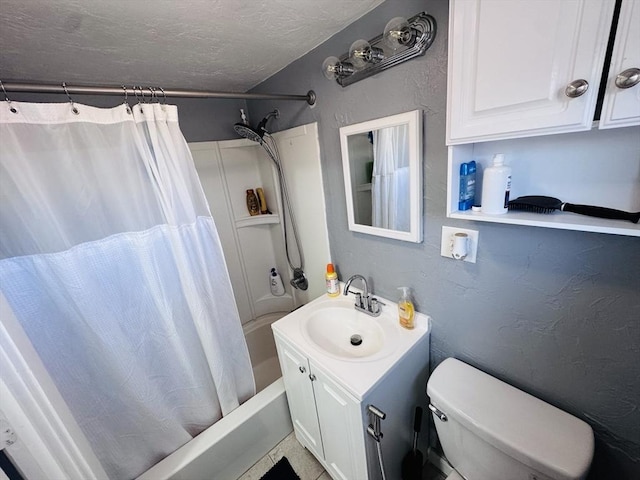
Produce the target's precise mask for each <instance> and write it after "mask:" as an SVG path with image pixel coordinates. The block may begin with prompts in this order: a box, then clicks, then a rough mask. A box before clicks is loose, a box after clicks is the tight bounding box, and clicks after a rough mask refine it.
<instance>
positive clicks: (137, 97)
mask: <svg viewBox="0 0 640 480" xmlns="http://www.w3.org/2000/svg"><path fill="white" fill-rule="evenodd" d="M138 89H140V95H142V100H144V93H143V92H142V87H141V86H135V85H134V86H133V94H134V95H135V96H136V100H138V105H139V106H140V113H144V110H143V109H142V103H141V102H140V97H139V96H138Z"/></svg>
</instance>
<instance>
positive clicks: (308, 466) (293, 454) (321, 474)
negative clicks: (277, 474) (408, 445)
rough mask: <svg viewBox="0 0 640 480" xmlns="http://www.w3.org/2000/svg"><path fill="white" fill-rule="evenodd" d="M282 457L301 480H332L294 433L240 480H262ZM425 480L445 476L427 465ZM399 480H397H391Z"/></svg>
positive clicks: (424, 473) (438, 479) (443, 478)
mask: <svg viewBox="0 0 640 480" xmlns="http://www.w3.org/2000/svg"><path fill="white" fill-rule="evenodd" d="M282 457H287V459H288V460H289V463H290V464H291V466H292V467H293V469H294V470H295V472H296V473H297V474H298V476H299V477H300V480H331V477H330V476H329V474H328V473H327V472H326V471H325V470H324V468H323V467H322V465H320V463H318V461H317V460H316V459H315V457H314V456H313V455H311V453H309V452H308V451H307V449H306V448H304V447H303V446H302V445H301V444H300V443H299V442H298V441H297V440H296V437H295V434H294V433H293V432H292V433H291V434H289V435H288V436H287V437H285V439H284V440H282V441H281V442H280V443H279V444H278V445H276V446H275V447H274V448H273V450H271V451H270V452H269V453H268V454H267V455H265V456H264V457H262V458H261V459H260V461H258V463H256V464H255V465H254V466H253V467H251V468H250V469H249V470H248V471H247V472H245V473H244V475H242V476H241V477H240V478H239V479H238V480H260V478H261V477H262V476H263V475H264V474H265V473H267V472H268V471H269V469H270V468H271V467H273V466H274V465H275V464H276V462H277V461H278V460H280V459H281V458H282ZM422 479H423V480H445V476H444V475H443V474H442V473H441V472H440V471H439V470H437V469H435V468H434V467H432V466H431V465H426V466H425V468H424V471H423V474H422ZM391 480H397V479H391Z"/></svg>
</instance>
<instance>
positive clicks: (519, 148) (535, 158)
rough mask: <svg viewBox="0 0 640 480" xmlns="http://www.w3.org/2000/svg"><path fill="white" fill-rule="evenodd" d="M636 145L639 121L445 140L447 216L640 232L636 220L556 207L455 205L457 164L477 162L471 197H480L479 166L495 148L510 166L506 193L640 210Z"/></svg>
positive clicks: (630, 233) (486, 162) (483, 165)
mask: <svg viewBox="0 0 640 480" xmlns="http://www.w3.org/2000/svg"><path fill="white" fill-rule="evenodd" d="M639 151H640V128H639V127H626V128H617V129H610V130H590V131H587V132H579V133H565V134H562V135H548V136H539V137H528V138H519V139H512V140H500V141H493V142H481V143H470V144H465V145H453V146H450V147H449V163H448V182H447V217H449V218H455V219H460V220H472V221H479V222H492V223H504V224H510V225H526V226H534V227H545V228H557V229H563V230H579V231H584V232H596V233H608V234H613V235H628V236H633V237H640V224H634V223H631V222H628V221H624V220H608V219H604V218H595V217H588V216H585V215H578V214H575V213H570V212H560V211H556V212H553V213H550V214H539V213H529V212H515V211H511V212H508V213H505V214H503V215H487V214H486V213H482V212H473V211H471V210H467V211H459V210H458V197H459V192H460V185H459V182H460V174H459V172H460V165H461V164H462V163H465V162H469V161H471V160H475V161H476V162H477V164H478V172H477V177H476V202H477V203H482V195H481V192H482V172H483V170H484V168H486V167H487V166H489V165H490V161H491V158H492V156H493V154H494V153H498V152H500V153H504V155H505V159H506V161H507V164H509V165H511V168H512V182H511V199H514V198H516V197H519V196H523V195H546V196H550V197H556V198H559V199H561V200H562V201H563V202H570V203H575V204H584V205H598V206H603V207H609V208H615V209H618V210H624V211H627V212H637V211H639V210H640V183H639V182H638V179H639V178H640V158H639V157H638V152H639Z"/></svg>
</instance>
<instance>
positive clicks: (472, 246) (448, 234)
mask: <svg viewBox="0 0 640 480" xmlns="http://www.w3.org/2000/svg"><path fill="white" fill-rule="evenodd" d="M456 233H466V234H467V235H468V236H469V252H468V254H467V256H466V258H465V259H464V260H463V261H464V262H471V263H476V255H477V253H478V231H477V230H467V229H466V228H457V227H445V226H443V227H442V239H441V241H440V255H442V256H443V257H447V258H450V259H452V260H455V258H453V257H452V256H451V242H452V240H451V239H452V237H453V235H455V234H456Z"/></svg>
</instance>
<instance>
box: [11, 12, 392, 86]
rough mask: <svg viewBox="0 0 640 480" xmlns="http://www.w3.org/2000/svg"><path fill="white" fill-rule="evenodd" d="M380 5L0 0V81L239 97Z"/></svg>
mask: <svg viewBox="0 0 640 480" xmlns="http://www.w3.org/2000/svg"><path fill="white" fill-rule="evenodd" d="M382 2H383V0H256V1H250V0H182V1H180V0H55V1H52V0H0V46H1V47H0V80H3V81H6V82H8V81H28V82H44V83H61V82H62V81H65V82H67V83H68V84H97V85H112V84H115V85H120V84H126V85H134V84H136V85H147V86H148V85H151V86H161V87H164V88H189V89H200V90H204V89H206V90H224V91H246V90H248V89H250V88H251V87H253V86H255V85H257V84H258V83H260V82H261V81H262V80H265V79H267V78H268V77H270V76H271V75H273V74H274V73H276V72H278V71H279V70H281V69H282V68H284V67H285V66H286V65H288V64H289V63H291V62H292V61H294V60H295V59H297V58H299V57H301V56H302V55H304V54H305V53H307V52H309V51H310V50H312V49H313V48H314V47H316V46H318V45H320V44H321V43H322V42H324V41H325V40H327V39H328V38H330V37H331V36H332V35H334V34H335V33H337V32H339V31H340V30H342V29H343V28H344V27H346V26H347V25H349V24H350V23H351V22H353V21H354V20H356V19H358V18H360V17H361V16H362V15H364V14H365V13H367V12H368V11H370V10H372V9H373V8H374V7H376V6H377V5H379V4H381V3H382ZM318 68H320V66H318Z"/></svg>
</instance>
